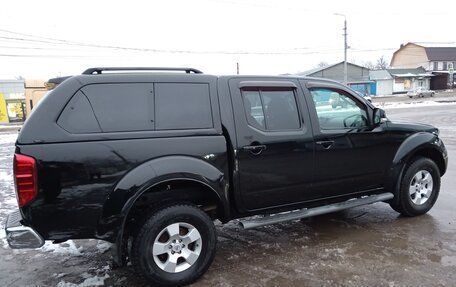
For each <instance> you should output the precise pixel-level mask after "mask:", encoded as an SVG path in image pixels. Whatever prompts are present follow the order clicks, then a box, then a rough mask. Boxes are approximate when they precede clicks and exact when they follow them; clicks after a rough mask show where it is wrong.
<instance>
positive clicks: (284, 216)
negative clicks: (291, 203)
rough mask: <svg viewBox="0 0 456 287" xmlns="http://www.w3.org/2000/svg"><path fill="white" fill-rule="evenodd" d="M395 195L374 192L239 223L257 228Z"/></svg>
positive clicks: (246, 227)
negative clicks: (368, 194)
mask: <svg viewBox="0 0 456 287" xmlns="http://www.w3.org/2000/svg"><path fill="white" fill-rule="evenodd" d="M393 197H394V195H393V194H392V193H391V192H386V193H381V194H374V195H370V196H366V197H361V198H354V199H350V200H347V201H343V202H338V203H333V204H329V205H324V206H319V207H315V208H305V209H300V210H296V211H290V212H287V213H278V214H273V215H266V216H264V217H261V218H255V219H250V220H241V221H240V222H239V224H240V225H241V226H242V227H243V228H244V229H250V228H255V227H259V226H264V225H269V224H275V223H279V222H284V221H290V220H296V219H301V218H307V217H312V216H316V215H321V214H326V213H331V212H336V211H340V210H344V209H347V208H352V207H357V206H361V205H366V204H371V203H375V202H380V201H386V200H390V199H392V198H393Z"/></svg>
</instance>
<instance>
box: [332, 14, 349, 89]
mask: <svg viewBox="0 0 456 287" xmlns="http://www.w3.org/2000/svg"><path fill="white" fill-rule="evenodd" d="M334 15H337V16H342V17H344V34H343V36H344V85H346V84H347V83H348V74H347V50H348V43H347V35H348V33H347V17H345V15H344V14H340V13H334Z"/></svg>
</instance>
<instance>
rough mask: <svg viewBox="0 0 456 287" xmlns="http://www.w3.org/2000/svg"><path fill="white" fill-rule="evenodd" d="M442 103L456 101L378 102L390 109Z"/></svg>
mask: <svg viewBox="0 0 456 287" xmlns="http://www.w3.org/2000/svg"><path fill="white" fill-rule="evenodd" d="M442 105H445V106H446V105H456V103H454V102H447V103H445V102H435V101H424V102H412V103H384V104H383V105H382V104H380V105H379V104H376V106H378V107H380V108H385V109H387V110H389V109H403V108H415V107H433V106H442Z"/></svg>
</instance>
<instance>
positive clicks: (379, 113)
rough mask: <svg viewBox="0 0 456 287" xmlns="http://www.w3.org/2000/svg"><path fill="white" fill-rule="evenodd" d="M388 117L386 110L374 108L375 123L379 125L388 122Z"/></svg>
mask: <svg viewBox="0 0 456 287" xmlns="http://www.w3.org/2000/svg"><path fill="white" fill-rule="evenodd" d="M387 121H388V118H387V117H386V113H385V111H384V110H382V109H379V108H375V109H374V124H375V125H379V124H382V123H386V122H387Z"/></svg>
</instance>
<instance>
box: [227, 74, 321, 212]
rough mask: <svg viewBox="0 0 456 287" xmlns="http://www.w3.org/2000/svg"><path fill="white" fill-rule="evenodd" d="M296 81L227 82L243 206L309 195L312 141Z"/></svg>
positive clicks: (259, 206) (250, 207)
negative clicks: (228, 84)
mask: <svg viewBox="0 0 456 287" xmlns="http://www.w3.org/2000/svg"><path fill="white" fill-rule="evenodd" d="M298 85H299V83H298V82H297V81H294V80H289V79H285V80H284V79H280V78H278V79H271V78H268V79H267V80H264V79H259V78H235V79H231V80H230V92H231V96H232V101H233V108H234V115H235V122H236V139H237V154H236V166H237V170H238V183H239V197H240V200H241V203H242V209H243V210H257V209H264V208H269V207H276V206H281V205H287V204H291V203H298V202H300V201H305V200H306V199H307V197H308V195H309V194H310V193H311V183H312V180H313V177H314V143H313V138H312V130H311V125H310V118H309V115H308V112H307V107H306V104H305V101H304V96H303V94H302V90H301V89H300V88H298Z"/></svg>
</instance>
